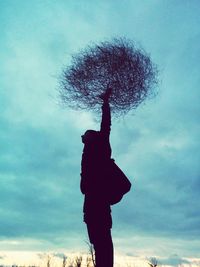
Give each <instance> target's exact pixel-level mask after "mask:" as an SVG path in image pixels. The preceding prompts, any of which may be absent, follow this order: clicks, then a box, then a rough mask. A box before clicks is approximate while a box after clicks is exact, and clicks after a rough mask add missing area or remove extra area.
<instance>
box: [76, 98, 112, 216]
mask: <svg viewBox="0 0 200 267" xmlns="http://www.w3.org/2000/svg"><path fill="white" fill-rule="evenodd" d="M110 129H111V114H110V106H109V103H104V104H103V106H102V121H101V129H100V131H99V132H97V138H96V139H95V140H94V142H92V143H91V144H87V145H86V144H85V146H84V149H83V154H82V161H81V192H82V193H83V194H84V195H85V200H84V208H83V211H84V213H86V214H87V215H88V216H89V217H90V216H95V214H106V213H110V205H109V203H108V200H107V197H106V195H107V192H106V180H107V179H108V175H107V166H108V164H109V160H110V158H111V147H110V141H109V137H110Z"/></svg>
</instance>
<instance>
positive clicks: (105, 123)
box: [100, 89, 111, 140]
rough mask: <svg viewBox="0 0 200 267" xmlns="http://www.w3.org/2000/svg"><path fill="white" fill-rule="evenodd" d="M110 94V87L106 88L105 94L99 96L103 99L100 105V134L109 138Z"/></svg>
mask: <svg viewBox="0 0 200 267" xmlns="http://www.w3.org/2000/svg"><path fill="white" fill-rule="evenodd" d="M110 94H111V89H108V90H107V91H106V93H105V94H103V95H102V96H101V99H103V105H102V119H101V129H100V132H101V134H102V135H103V136H104V137H105V138H106V139H107V140H109V136H110V130H111V112H110V105H109V97H110Z"/></svg>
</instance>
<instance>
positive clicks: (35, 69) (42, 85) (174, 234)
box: [0, 0, 200, 258]
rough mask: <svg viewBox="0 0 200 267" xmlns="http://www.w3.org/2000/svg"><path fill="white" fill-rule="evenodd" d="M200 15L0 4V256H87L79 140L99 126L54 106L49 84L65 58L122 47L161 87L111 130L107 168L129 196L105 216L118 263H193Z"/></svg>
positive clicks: (199, 170)
mask: <svg viewBox="0 0 200 267" xmlns="http://www.w3.org/2000/svg"><path fill="white" fill-rule="evenodd" d="M199 14H200V2H199V1H198V0H173V1H172V0H144V1H141V0H124V1H122V0H120V1H118V0H116V1H114V0H107V1H104V0H101V1H100V0H95V1H89V0H77V1H73V0H65V1H64V0H56V1H54V0H42V1H39V0H34V1H25V0H6V1H3V0H2V1H0V23H1V35H0V60H1V64H0V77H1V80H0V112H1V113H0V220H1V221H0V250H31V251H33V250H37V251H45V250H63V249H66V250H74V251H79V250H84V249H85V250H87V246H86V244H85V240H86V238H87V233H86V229H85V225H84V224H83V222H82V202H83V196H82V195H81V193H80V191H79V179H80V176H79V173H80V160H81V153H82V148H83V146H82V143H81V140H80V135H81V134H82V133H83V132H84V131H85V130H86V129H88V128H93V129H98V127H99V125H98V121H97V118H96V117H95V116H94V114H92V113H89V112H85V111H78V112H75V111H73V110H70V109H68V108H65V109H63V108H62V107H60V106H59V105H58V100H57V91H56V88H57V87H58V76H59V74H60V72H61V69H62V67H63V65H66V64H69V62H70V56H71V54H72V53H75V52H78V51H79V49H81V48H84V47H85V46H86V45H88V44H90V43H91V42H99V41H102V40H107V39H110V38H112V37H121V36H125V37H127V38H130V39H133V40H136V41H137V42H139V43H140V44H141V45H142V46H143V48H144V49H145V50H146V51H147V52H148V53H150V54H151V57H152V59H153V61H154V62H155V63H156V64H157V65H158V67H159V70H160V74H159V79H160V83H159V88H158V90H159V93H158V95H157V97H156V98H155V99H153V100H149V101H146V103H145V105H141V106H140V107H139V108H138V109H137V110H135V111H134V112H133V113H132V114H128V115H127V116H125V117H124V118H121V119H117V120H116V119H115V120H113V122H112V134H111V144H112V150H113V157H114V158H115V160H116V162H117V163H118V164H119V165H120V166H121V167H122V169H123V170H124V171H125V172H126V174H127V175H128V176H129V177H130V179H131V181H132V184H133V186H132V191H131V192H130V193H129V194H128V195H127V196H126V197H125V198H124V199H123V201H122V202H121V203H120V204H119V205H116V206H113V212H112V213H113V239H114V244H115V247H116V251H119V252H121V253H124V254H127V255H133V256H137V255H146V256H152V255H159V256H166V257H170V255H175V254H176V255H178V256H179V257H200V166H199V159H200V155H199V153H200V152H199V151H200V139H199V134H200V124H199V116H200V105H199V99H200V90H199V83H200V75H199V71H200V61H199V54H200V27H199V25H200V16H199ZM172 258H173V257H172Z"/></svg>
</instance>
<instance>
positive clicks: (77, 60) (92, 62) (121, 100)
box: [59, 38, 157, 115]
mask: <svg viewBox="0 0 200 267" xmlns="http://www.w3.org/2000/svg"><path fill="white" fill-rule="evenodd" d="M156 84H157V68H156V66H155V65H154V64H153V63H152V61H151V59H150V56H149V55H148V54H147V53H146V52H145V51H144V50H143V49H142V48H137V47H136V45H135V44H134V43H133V42H132V41H130V40H127V39H125V38H119V39H113V40H112V41H111V42H101V43H100V44H98V45H93V46H88V47H87V48H86V49H85V50H82V51H81V52H79V53H78V54H76V55H74V56H72V64H71V65H70V66H68V67H66V68H65V69H63V71H62V74H61V77H60V88H59V92H60V96H61V99H62V101H63V103H65V104H67V105H68V106H70V107H72V108H75V109H80V108H81V109H93V110H94V111H97V112H98V111H99V108H100V107H101V104H102V99H101V98H100V97H99V96H100V95H102V94H103V93H105V91H106V90H107V88H108V87H110V88H112V93H111V96H110V99H109V102H110V105H111V108H112V112H113V113H114V114H115V115H121V114H124V113H127V112H128V111H129V110H131V109H134V108H136V107H137V106H138V105H139V104H140V103H141V102H143V101H144V100H145V99H146V98H147V97H148V96H151V95H152V94H153V93H154V90H153V89H154V87H155V85H156Z"/></svg>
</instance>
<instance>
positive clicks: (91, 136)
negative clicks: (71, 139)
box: [81, 130, 99, 144]
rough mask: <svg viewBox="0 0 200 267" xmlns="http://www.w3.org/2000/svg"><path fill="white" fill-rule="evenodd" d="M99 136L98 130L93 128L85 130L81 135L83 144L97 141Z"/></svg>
mask: <svg viewBox="0 0 200 267" xmlns="http://www.w3.org/2000/svg"><path fill="white" fill-rule="evenodd" d="M98 137H99V132H98V131H94V130H87V131H86V132H85V133H84V134H83V135H81V138H82V142H83V143H84V144H90V143H94V142H95V141H97V139H98Z"/></svg>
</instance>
